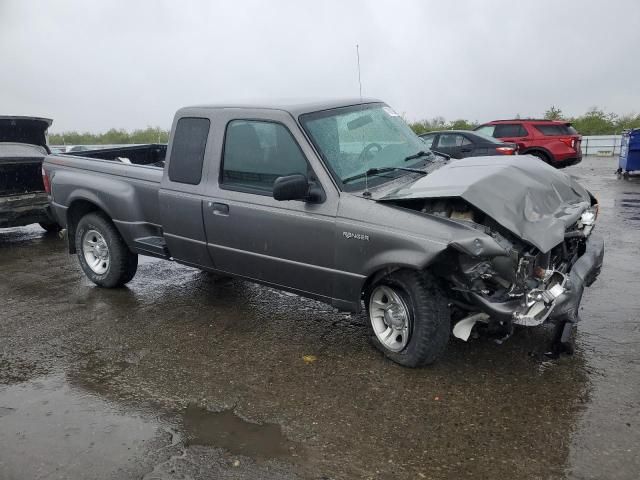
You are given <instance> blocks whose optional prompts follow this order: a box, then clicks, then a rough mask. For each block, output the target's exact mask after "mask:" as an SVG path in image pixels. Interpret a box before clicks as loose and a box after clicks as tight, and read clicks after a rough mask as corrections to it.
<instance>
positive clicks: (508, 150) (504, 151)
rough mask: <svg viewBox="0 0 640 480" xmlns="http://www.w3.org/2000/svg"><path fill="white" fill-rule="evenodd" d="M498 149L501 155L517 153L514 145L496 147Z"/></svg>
mask: <svg viewBox="0 0 640 480" xmlns="http://www.w3.org/2000/svg"><path fill="white" fill-rule="evenodd" d="M496 151H497V152H498V153H499V154H500V155H513V154H514V153H516V149H515V148H513V147H496Z"/></svg>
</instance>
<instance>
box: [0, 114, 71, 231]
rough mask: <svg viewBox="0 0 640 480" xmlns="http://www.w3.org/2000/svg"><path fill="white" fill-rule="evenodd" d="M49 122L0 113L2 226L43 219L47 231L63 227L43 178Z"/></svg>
mask: <svg viewBox="0 0 640 480" xmlns="http://www.w3.org/2000/svg"><path fill="white" fill-rule="evenodd" d="M50 125H51V120H50V119H48V118H37V117H18V116H0V228H7V227H19V226H23V225H29V224H31V223H40V225H41V226H42V228H44V229H45V230H47V231H58V230H59V229H60V228H59V227H58V224H57V223H56V222H55V220H53V217H52V216H51V215H50V213H49V199H48V197H47V194H46V192H45V188H44V184H43V182H42V161H43V160H44V157H46V156H47V155H48V154H49V153H51V152H50V150H49V147H48V146H47V137H46V133H47V129H48V128H49V126H50Z"/></svg>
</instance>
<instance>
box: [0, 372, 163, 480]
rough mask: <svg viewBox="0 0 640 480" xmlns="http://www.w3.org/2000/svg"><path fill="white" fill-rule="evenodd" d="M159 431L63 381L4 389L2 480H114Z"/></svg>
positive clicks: (0, 406) (0, 408) (0, 403)
mask: <svg viewBox="0 0 640 480" xmlns="http://www.w3.org/2000/svg"><path fill="white" fill-rule="evenodd" d="M158 427H159V425H158V424H157V423H156V422H154V421H150V420H146V419H144V418H141V417H138V416H133V415H124V414H122V413H120V412H119V411H117V410H116V409H115V408H113V407H112V406H111V405H109V404H108V403H106V402H105V401H103V400H101V399H100V398H98V397H96V396H93V395H88V394H86V393H84V392H82V391H78V390H77V389H73V388H72V387H71V386H69V384H67V383H66V382H65V379H64V376H63V375H57V376H48V377H39V378H37V379H34V380H32V381H29V382H25V383H19V384H14V385H9V386H0V478H43V477H47V478H48V477H49V476H52V477H55V478H86V475H87V472H91V476H92V477H99V478H103V477H109V475H112V474H113V473H114V472H116V471H121V472H122V470H123V468H124V469H126V468H127V465H133V464H134V462H136V460H138V461H139V460H140V458H142V457H144V455H145V452H146V442H147V441H149V440H151V439H153V438H154V437H156V436H157V434H158V433H159V428H158Z"/></svg>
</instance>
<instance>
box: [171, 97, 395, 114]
mask: <svg viewBox="0 0 640 480" xmlns="http://www.w3.org/2000/svg"><path fill="white" fill-rule="evenodd" d="M365 103H383V102H382V100H378V99H375V98H344V99H324V100H319V99H308V100H270V101H256V102H251V101H243V102H222V103H218V104H208V105H192V106H189V107H184V108H181V109H180V110H179V112H181V113H185V111H189V110H209V109H223V108H244V109H251V110H282V111H285V112H288V113H290V114H291V115H293V116H298V115H302V114H304V113H311V112H318V111H321V110H329V109H332V108H340V107H349V106H351V105H360V104H365Z"/></svg>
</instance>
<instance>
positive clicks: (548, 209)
mask: <svg viewBox="0 0 640 480" xmlns="http://www.w3.org/2000/svg"><path fill="white" fill-rule="evenodd" d="M375 197H377V198H375V199H376V200H377V201H380V202H384V201H390V200H394V201H398V200H405V199H406V200H409V199H419V198H447V197H460V198H462V199H464V200H465V201H467V202H468V203H470V204H471V205H473V206H474V207H476V208H477V209H479V210H481V211H482V212H484V213H485V214H486V215H488V216H489V217H491V218H492V219H493V220H495V221H496V222H497V223H499V224H500V225H502V226H503V227H504V228H506V229H508V230H509V231H511V232H512V233H514V234H515V235H517V236H518V237H520V238H521V239H523V240H525V241H527V242H529V243H531V244H532V245H534V246H535V247H537V248H538V249H540V250H541V251H542V252H547V251H549V250H551V249H552V248H553V247H555V246H556V245H558V244H559V243H560V242H562V241H563V240H564V234H565V230H566V229H567V227H569V226H570V225H572V224H573V223H575V222H576V221H577V219H578V218H579V216H580V215H581V213H582V212H583V211H584V209H585V208H587V207H588V206H590V205H591V196H590V194H589V192H587V190H585V189H584V188H583V187H582V186H581V185H580V184H579V183H578V182H576V181H575V180H574V179H573V178H572V177H570V176H569V175H567V174H565V173H563V172H561V171H559V170H556V169H555V168H553V167H551V166H549V165H547V164H545V163H543V162H541V161H540V160H539V159H537V158H534V157H531V156H528V155H523V156H515V157H503V156H499V157H493V156H492V157H475V158H474V157H472V158H465V159H462V160H455V161H451V162H450V163H448V164H447V165H445V166H443V167H441V168H439V169H437V170H435V171H433V172H432V173H430V174H429V175H426V176H424V177H422V178H420V179H418V180H417V181H415V182H413V183H410V184H408V185H404V186H401V187H399V188H395V189H393V190H391V191H384V192H381V195H380V196H375Z"/></svg>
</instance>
